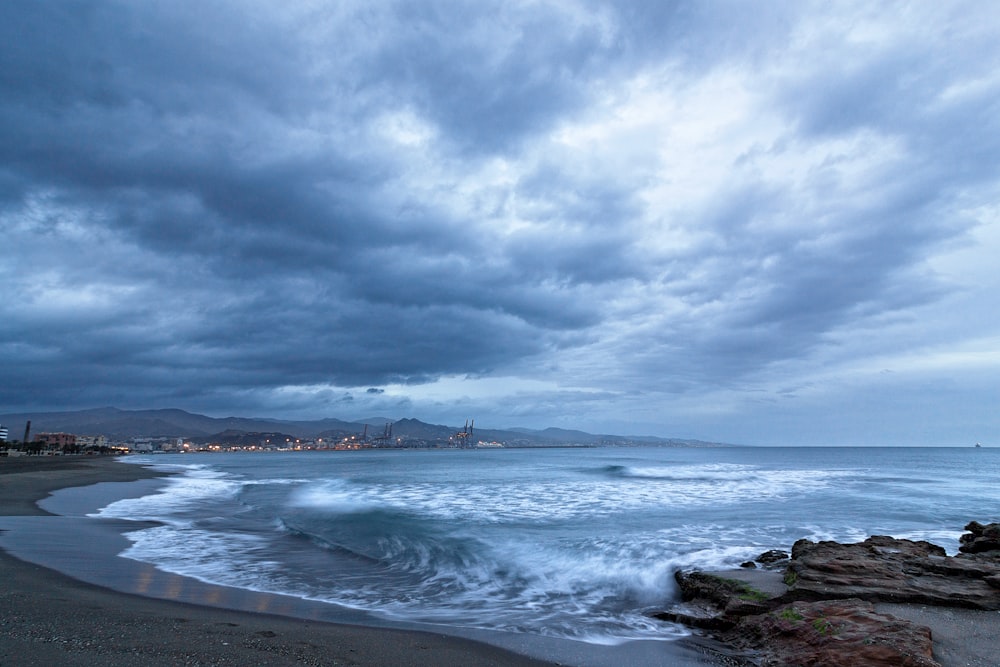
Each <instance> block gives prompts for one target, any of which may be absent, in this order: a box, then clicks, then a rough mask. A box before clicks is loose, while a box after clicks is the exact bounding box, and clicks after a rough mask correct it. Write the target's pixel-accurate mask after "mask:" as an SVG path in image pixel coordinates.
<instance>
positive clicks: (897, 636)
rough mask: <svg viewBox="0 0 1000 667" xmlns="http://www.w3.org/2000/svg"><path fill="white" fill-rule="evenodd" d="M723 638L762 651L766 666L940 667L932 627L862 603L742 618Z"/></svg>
mask: <svg viewBox="0 0 1000 667" xmlns="http://www.w3.org/2000/svg"><path fill="white" fill-rule="evenodd" d="M723 638H725V639H728V640H729V641H730V642H732V643H733V644H734V645H736V646H739V647H741V648H752V649H756V650H757V651H758V652H759V654H760V659H761V665H762V666H763V667H793V666H794V667H806V666H809V665H813V666H820V665H822V666H823V667H855V666H857V665H866V666H867V667H880V666H882V665H884V666H885V667H940V665H939V664H938V663H937V662H936V661H935V660H934V658H933V653H932V649H933V647H932V643H931V631H930V629H929V628H926V627H924V626H921V625H916V624H914V623H910V622H908V621H903V620H900V619H897V618H895V617H893V616H889V615H886V614H879V613H876V612H875V611H874V609H873V607H872V605H871V603H869V602H864V601H862V600H835V601H823V602H793V603H791V604H787V605H784V606H782V607H779V608H777V609H775V610H773V611H771V612H770V613H766V614H758V615H754V616H747V617H745V618H742V619H740V621H739V623H738V624H737V625H736V626H735V627H734V628H732V629H731V630H729V631H726V633H725V634H724V635H723Z"/></svg>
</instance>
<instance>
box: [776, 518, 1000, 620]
mask: <svg viewBox="0 0 1000 667" xmlns="http://www.w3.org/2000/svg"><path fill="white" fill-rule="evenodd" d="M970 525H971V524H970ZM991 525H996V524H991ZM785 580H786V582H787V583H788V584H789V597H791V598H794V599H804V600H831V599H844V598H860V599H862V600H870V601H873V602H874V601H881V602H912V603H919V604H931V605H940V606H952V607H968V608H972V609H989V610H996V609H1000V586H998V583H1000V559H996V558H981V557H977V558H968V557H949V556H947V555H946V554H945V550H944V549H942V548H941V547H939V546H935V545H933V544H930V543H929V542H914V541H911V540H897V539H894V538H892V537H885V536H881V535H876V536H873V537H870V538H868V539H867V540H865V541H864V542H858V543H856V544H839V543H837V542H810V541H809V540H799V541H798V542H796V543H795V545H794V546H793V547H792V560H791V562H790V563H789V565H788V569H787V571H786V579H785Z"/></svg>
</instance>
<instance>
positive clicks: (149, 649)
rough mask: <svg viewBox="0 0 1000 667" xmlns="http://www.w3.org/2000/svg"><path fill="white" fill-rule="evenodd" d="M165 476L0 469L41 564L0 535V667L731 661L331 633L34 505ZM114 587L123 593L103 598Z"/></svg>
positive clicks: (301, 611) (98, 469) (681, 646)
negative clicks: (137, 554) (169, 569)
mask: <svg viewBox="0 0 1000 667" xmlns="http://www.w3.org/2000/svg"><path fill="white" fill-rule="evenodd" d="M169 474H170V473H165V472H161V471H156V470H152V469H150V468H147V467H144V466H140V465H132V464H125V463H122V462H120V461H117V460H115V459H113V458H110V457H107V458H105V457H89V456H74V457H65V458H63V457H53V458H45V457H31V458H30V459H27V458H17V459H0V508H2V509H0V532H2V529H3V528H4V527H7V528H8V529H11V528H13V529H14V532H20V533H21V534H22V535H21V536H20V537H18V539H16V540H9V541H8V542H18V543H19V544H20V547H24V548H25V549H27V550H28V551H30V550H31V549H35V551H36V552H37V553H41V554H43V557H41V558H37V559H36V558H34V557H32V558H26V559H25V560H22V559H20V558H17V557H15V556H14V555H12V554H11V553H8V551H11V552H16V551H17V548H10V547H11V545H10V544H8V543H4V541H3V540H2V536H0V545H2V548H0V577H2V578H3V580H4V582H5V587H4V589H3V591H2V592H0V614H2V616H0V664H18V665H34V664H37V665H50V664H59V665H90V664H94V663H95V662H100V663H101V664H104V665H110V666H112V667H115V666H122V667H131V666H138V665H142V666H143V667H147V666H150V665H153V666H156V665H177V664H199V665H242V664H268V665H293V664H295V665H302V664H306V665H358V666H366V665H370V666H376V665H427V664H434V665H443V666H445V667H448V666H450V665H456V666H457V665H484V666H490V665H495V666H497V667H501V666H510V667H533V666H540V665H546V664H578V665H585V666H587V665H602V664H619V663H620V661H621V659H622V658H623V656H629V655H631V656H632V657H634V658H636V659H637V661H638V662H637V664H639V663H648V664H654V663H658V662H662V664H672V665H678V666H687V667H696V666H707V665H715V664H720V661H721V660H723V658H720V656H719V655H718V654H717V653H716V652H715V651H718V650H720V649H721V648H722V647H719V646H716V645H715V644H713V643H712V642H711V641H708V640H702V639H701V638H699V637H697V636H696V637H692V638H691V639H690V641H687V640H681V641H669V642H640V643H636V644H635V645H634V646H632V645H625V646H619V647H602V646H592V645H586V644H580V643H579V642H573V644H579V645H578V646H576V647H575V648H574V650H573V651H570V652H569V653H568V654H567V652H566V650H565V649H566V645H565V642H563V643H561V644H560V645H558V646H557V645H556V644H557V642H549V640H548V639H546V638H541V637H539V638H535V637H529V636H517V635H514V636H510V637H506V638H505V641H506V644H505V645H500V644H498V643H497V642H496V641H493V642H489V641H486V639H487V637H486V636H485V634H486V633H483V634H484V637H483V638H482V640H481V639H480V638H479V637H473V638H468V637H460V636H456V635H452V634H441V633H436V632H432V631H425V630H410V629H399V628H395V627H382V626H380V625H378V624H377V623H370V622H368V621H366V620H365V619H366V617H365V615H364V614H361V613H358V614H357V623H359V624H354V623H355V620H354V619H352V620H351V621H348V622H347V623H344V622H331V621H330V620H329V618H322V616H324V615H326V614H325V612H324V609H326V608H328V605H323V604H322V603H312V602H309V601H305V600H297V599H295V598H289V597H288V596H279V595H269V594H264V593H255V592H252V591H243V590H240V589H232V588H227V587H219V586H213V585H210V584H203V583H201V582H197V581H195V580H192V579H189V578H185V577H178V576H176V575H170V574H166V573H162V572H160V571H158V570H155V568H152V566H149V565H145V564H141V563H136V562H135V561H129V560H127V559H123V558H119V557H118V556H117V555H116V554H117V553H119V552H120V551H121V548H123V545H124V544H125V543H126V541H125V538H124V537H122V535H121V534H122V533H123V532H125V531H127V530H128V528H130V527H134V526H135V522H115V521H113V520H101V521H99V522H96V523H95V522H92V521H90V520H87V519H84V518H82V516H83V514H85V513H86V511H87V510H86V509H84V510H80V511H79V513H76V512H72V511H71V512H66V511H64V510H65V508H60V509H59V512H58V514H53V513H52V512H49V511H46V510H45V509H43V508H42V507H40V506H39V505H38V502H39V501H41V500H43V499H44V498H46V496H47V495H48V494H50V493H52V492H54V491H57V490H60V489H65V488H70V487H83V486H87V487H90V486H92V485H99V484H101V483H106V482H111V483H115V482H137V481H139V480H149V483H150V484H155V483H156V480H158V479H161V478H164V477H167V476H168V475H169ZM95 488H96V487H95ZM136 488H142V489H150V488H155V487H150V486H140V487H136ZM116 492H117V489H116ZM133 492H135V491H133ZM145 492H148V491H139V492H137V493H139V494H140V495H141V493H145ZM118 497H120V496H118ZM57 504H58V503H57ZM43 505H45V506H46V507H51V505H50V504H48V503H47V502H46V503H43ZM67 513H68V514H71V516H65V514H67ZM39 517H44V518H45V520H46V522H47V523H46V525H47V526H49V528H48V529H46V530H43V531H34V532H38V535H37V539H36V540H35V541H36V542H39V543H40V544H35V545H31V544H27V543H30V542H31V539H30V536H31V533H32V532H33V531H32V530H31V528H30V527H29V526H28V522H31V521H33V520H35V521H37V519H38V518H39ZM19 525H21V526H22V529H21V530H20V531H17V530H16V529H17V527H18V526H19ZM33 525H35V526H38V524H37V523H35V524H33ZM25 535H28V538H25ZM60 540H62V541H63V543H62V544H58V542H59V541H60ZM81 542H83V543H87V544H88V548H87V550H86V552H87V553H83V554H81V553H79V550H78V549H76V548H75V545H76V544H80V543H81ZM120 547H121V548H120ZM38 562H42V563H43V564H42V565H39V564H37V563H38ZM65 573H69V574H65ZM70 575H72V576H70ZM109 577H110V579H111V580H114V581H115V582H117V583H120V584H121V585H120V586H118V585H114V586H111V587H108V581H109ZM88 581H90V582H92V583H88ZM114 588H117V590H113V589H114ZM164 598H167V599H164ZM469 634H472V635H474V634H475V633H469ZM494 639H495V638H494ZM574 651H575V655H574V654H573V653H574ZM724 653H725V651H724V650H723V654H724ZM531 656H536V657H531ZM557 661H558V663H557Z"/></svg>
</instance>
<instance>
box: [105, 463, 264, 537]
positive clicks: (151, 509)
mask: <svg viewBox="0 0 1000 667" xmlns="http://www.w3.org/2000/svg"><path fill="white" fill-rule="evenodd" d="M167 482H168V483H167V486H166V487H165V488H163V489H162V490H160V491H159V492H157V493H153V494H150V495H147V496H142V497H140V498H125V499H122V500H116V501H115V502H113V503H111V504H110V505H108V506H106V507H103V508H101V509H100V510H98V511H97V512H94V513H92V514H90V515H88V516H92V517H98V518H114V519H130V520H133V521H162V522H165V523H175V522H178V520H179V515H180V514H182V513H183V512H184V511H185V510H189V509H191V510H193V509H198V508H200V507H202V506H204V505H205V504H206V503H208V502H211V501H213V500H220V499H225V498H232V497H234V496H235V495H236V494H237V493H239V491H240V489H241V488H242V486H243V484H244V482H242V481H239V480H237V479H234V478H233V477H231V476H229V475H227V474H226V473H222V472H218V471H215V470H211V469H208V468H205V467H203V466H191V467H189V468H188V469H187V472H186V473H185V474H184V475H180V476H177V477H171V478H169V479H168V480H167ZM182 523H183V522H182Z"/></svg>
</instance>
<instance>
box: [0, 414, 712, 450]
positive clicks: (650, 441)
mask: <svg viewBox="0 0 1000 667" xmlns="http://www.w3.org/2000/svg"><path fill="white" fill-rule="evenodd" d="M29 419H30V420H31V432H32V434H38V433H42V432H65V433H75V434H77V435H105V436H107V437H108V438H111V439H120V440H124V439H128V438H135V437H175V438H177V437H183V438H191V439H194V440H196V441H201V442H207V441H215V442H243V441H247V442H255V440H254V438H257V439H258V440H259V439H260V437H261V436H262V435H274V436H278V435H280V436H281V438H282V439H284V438H285V437H288V438H317V437H319V438H327V437H343V436H347V435H356V434H357V435H360V434H361V433H362V432H363V430H364V427H365V424H368V435H369V436H372V437H374V436H378V435H381V434H382V433H383V429H384V428H385V424H386V423H390V422H391V423H392V435H393V438H403V439H404V440H417V441H425V442H447V441H448V439H449V438H450V437H451V436H453V435H454V434H455V433H457V432H458V431H460V430H461V429H462V427H458V426H444V425H441V424H428V423H425V422H422V421H420V420H419V419H414V418H404V419H400V420H397V421H392V420H391V419H388V418H384V417H372V418H369V419H366V420H363V421H354V422H350V421H343V420H340V419H333V418H328V419H318V420H312V421H293V420H283V419H269V418H265V417H207V416H205V415H199V414H195V413H191V412H186V411H184V410H178V409H176V408H173V409H162V410H120V409H118V408H112V407H108V408H95V409H92V410H76V411H72V412H34V413H14V414H4V415H0V424H4V425H5V426H7V427H8V429H10V438H11V439H20V437H21V435H22V434H23V429H24V424H25V422H26V421H28V420H29ZM474 440H476V441H478V440H487V441H493V440H495V441H500V442H506V443H508V444H511V445H518V446H523V447H532V446H534V447H546V446H549V447H551V446H597V445H616V446H630V445H653V446H666V447H717V446H720V444H721V443H713V442H704V441H700V440H681V439H675V438H660V437H656V436H621V435H595V434H593V433H586V432H584V431H576V430H569V429H561V428H547V429H543V430H533V429H526V428H514V429H480V428H477V429H475V432H474Z"/></svg>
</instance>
